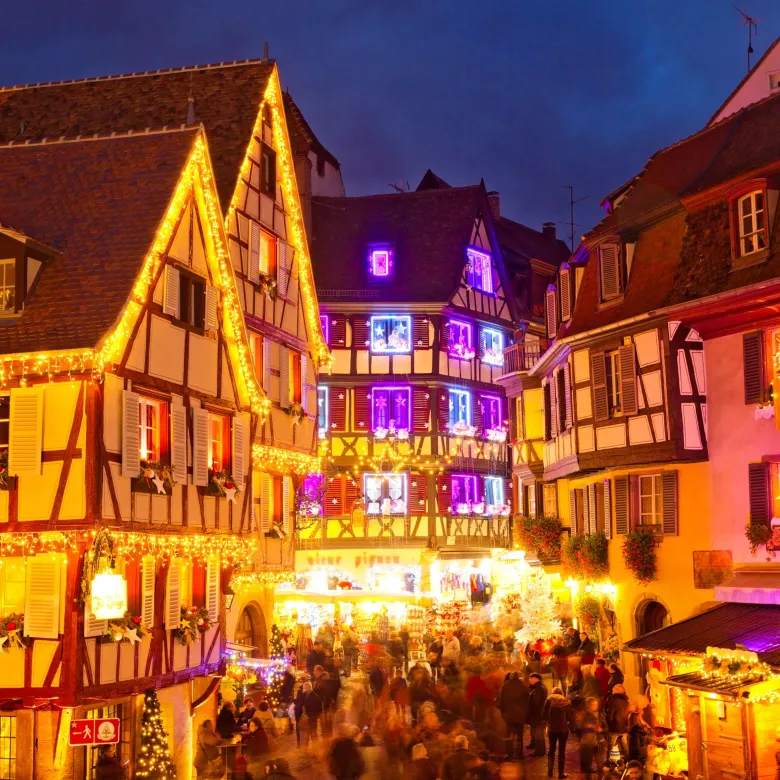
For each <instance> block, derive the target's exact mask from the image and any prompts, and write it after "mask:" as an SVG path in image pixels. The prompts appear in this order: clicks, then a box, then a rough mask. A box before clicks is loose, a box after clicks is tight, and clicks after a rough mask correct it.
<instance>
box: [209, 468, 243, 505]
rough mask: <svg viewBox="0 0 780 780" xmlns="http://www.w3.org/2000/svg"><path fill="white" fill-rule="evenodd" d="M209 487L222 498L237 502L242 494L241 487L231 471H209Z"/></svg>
mask: <svg viewBox="0 0 780 780" xmlns="http://www.w3.org/2000/svg"><path fill="white" fill-rule="evenodd" d="M209 489H210V490H211V491H212V492H214V493H216V494H217V495H219V496H222V498H227V499H228V501H232V502H233V503H234V504H235V503H236V499H237V498H238V497H239V496H240V495H241V488H240V487H239V486H238V484H237V483H236V481H235V480H234V479H233V475H232V474H231V473H230V472H229V471H212V472H209Z"/></svg>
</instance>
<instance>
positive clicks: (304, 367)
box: [301, 355, 309, 413]
mask: <svg viewBox="0 0 780 780" xmlns="http://www.w3.org/2000/svg"><path fill="white" fill-rule="evenodd" d="M308 376H309V359H308V358H307V357H306V355H301V406H302V407H303V411H304V413H308V411H309V382H308Z"/></svg>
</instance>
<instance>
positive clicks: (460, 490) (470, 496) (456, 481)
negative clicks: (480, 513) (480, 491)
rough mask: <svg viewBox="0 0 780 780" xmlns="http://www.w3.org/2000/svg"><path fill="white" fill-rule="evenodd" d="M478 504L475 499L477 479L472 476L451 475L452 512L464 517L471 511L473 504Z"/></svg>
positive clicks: (476, 498) (477, 500)
mask: <svg viewBox="0 0 780 780" xmlns="http://www.w3.org/2000/svg"><path fill="white" fill-rule="evenodd" d="M477 503H479V499H478V497H477V477H476V476H475V475H474V474H453V475H452V512H453V514H456V515H465V514H468V513H469V512H470V511H471V508H472V506H473V505H474V504H477Z"/></svg>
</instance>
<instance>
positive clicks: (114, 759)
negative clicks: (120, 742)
mask: <svg viewBox="0 0 780 780" xmlns="http://www.w3.org/2000/svg"><path fill="white" fill-rule="evenodd" d="M95 777H96V778H97V780H124V778H126V777H127V773H126V772H125V768H124V767H123V766H122V762H121V760H120V759H119V756H118V755H117V754H116V745H106V746H105V747H104V748H102V749H101V751H100V757H99V758H98V760H97V763H96V764H95Z"/></svg>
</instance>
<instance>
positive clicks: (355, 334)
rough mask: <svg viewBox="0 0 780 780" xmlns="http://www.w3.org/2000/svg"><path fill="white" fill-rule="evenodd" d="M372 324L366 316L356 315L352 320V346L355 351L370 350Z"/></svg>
mask: <svg viewBox="0 0 780 780" xmlns="http://www.w3.org/2000/svg"><path fill="white" fill-rule="evenodd" d="M370 337H371V322H370V320H367V319H366V315H365V314H362V315H355V316H354V317H353V318H352V346H353V347H354V348H355V349H368V348H369V346H370Z"/></svg>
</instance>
